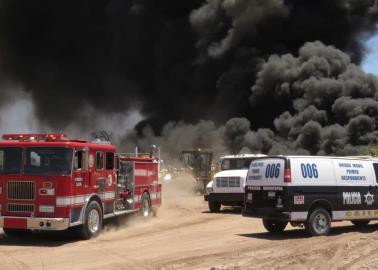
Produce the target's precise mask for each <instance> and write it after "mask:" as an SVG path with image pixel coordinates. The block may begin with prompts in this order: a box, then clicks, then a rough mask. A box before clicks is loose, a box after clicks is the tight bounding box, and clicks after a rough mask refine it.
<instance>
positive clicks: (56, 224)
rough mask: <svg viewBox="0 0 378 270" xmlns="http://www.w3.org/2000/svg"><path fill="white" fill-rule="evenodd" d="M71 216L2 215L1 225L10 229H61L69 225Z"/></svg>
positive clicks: (0, 218)
mask: <svg viewBox="0 0 378 270" xmlns="http://www.w3.org/2000/svg"><path fill="white" fill-rule="evenodd" d="M69 221H70V220H69V218H32V217H11V216H1V217H0V227H1V228H3V227H6V228H10V229H30V230H43V231H60V230H65V229H67V228H68V227H69Z"/></svg>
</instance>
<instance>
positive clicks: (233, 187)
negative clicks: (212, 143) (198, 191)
mask: <svg viewBox="0 0 378 270" xmlns="http://www.w3.org/2000/svg"><path fill="white" fill-rule="evenodd" d="M264 156H265V155H261V154H257V155H254V154H243V155H228V156H223V157H221V158H220V170H221V171H220V172H218V173H216V174H215V175H214V177H213V180H212V181H210V182H209V183H208V184H207V186H206V193H205V195H204V199H205V201H207V202H208V204H209V209H210V212H219V210H220V209H221V206H222V205H225V206H242V205H243V201H244V187H245V179H246V176H247V172H248V168H249V165H250V164H251V161H252V160H254V159H256V158H259V157H264Z"/></svg>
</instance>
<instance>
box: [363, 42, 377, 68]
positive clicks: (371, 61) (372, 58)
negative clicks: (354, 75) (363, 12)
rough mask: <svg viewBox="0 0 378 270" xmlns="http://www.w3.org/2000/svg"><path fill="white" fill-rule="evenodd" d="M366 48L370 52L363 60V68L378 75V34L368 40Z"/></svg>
mask: <svg viewBox="0 0 378 270" xmlns="http://www.w3.org/2000/svg"><path fill="white" fill-rule="evenodd" d="M366 48H367V50H368V52H367V54H366V56H365V59H364V61H363V62H362V69H363V70H365V71H366V72H369V73H373V74H376V75H378V35H376V36H374V37H372V38H370V39H369V40H368V41H367V43H366Z"/></svg>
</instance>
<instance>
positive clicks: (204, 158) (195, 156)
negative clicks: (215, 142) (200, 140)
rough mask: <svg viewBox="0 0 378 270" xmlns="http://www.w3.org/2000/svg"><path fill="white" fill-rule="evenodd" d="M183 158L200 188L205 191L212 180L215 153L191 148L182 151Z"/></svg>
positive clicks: (184, 163)
mask: <svg viewBox="0 0 378 270" xmlns="http://www.w3.org/2000/svg"><path fill="white" fill-rule="evenodd" d="M181 160H182V162H183V165H184V166H185V167H186V168H187V169H189V170H190V171H191V173H192V175H193V177H194V178H195V179H196V181H197V184H198V190H199V191H201V190H202V191H203V190H204V189H205V187H206V185H207V183H208V182H209V181H210V180H211V174H212V167H211V166H212V160H213V153H212V152H211V151H203V150H200V149H198V150H191V151H182V156H181Z"/></svg>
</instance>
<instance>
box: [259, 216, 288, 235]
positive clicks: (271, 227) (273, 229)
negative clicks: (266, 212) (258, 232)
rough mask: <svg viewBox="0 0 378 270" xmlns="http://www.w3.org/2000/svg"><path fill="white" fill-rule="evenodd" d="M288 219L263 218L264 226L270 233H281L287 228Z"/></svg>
mask: <svg viewBox="0 0 378 270" xmlns="http://www.w3.org/2000/svg"><path fill="white" fill-rule="evenodd" d="M287 223H288V222H287V221H278V220H273V219H263V225H264V228H265V229H266V230H267V231H268V232H270V233H280V232H283V230H285V228H286V225H287Z"/></svg>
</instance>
